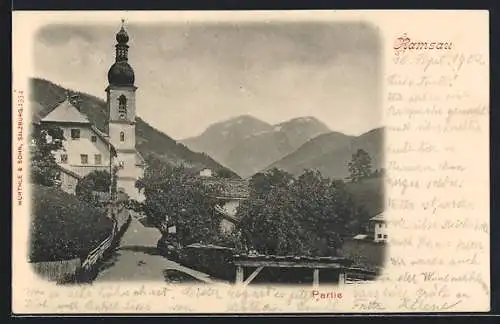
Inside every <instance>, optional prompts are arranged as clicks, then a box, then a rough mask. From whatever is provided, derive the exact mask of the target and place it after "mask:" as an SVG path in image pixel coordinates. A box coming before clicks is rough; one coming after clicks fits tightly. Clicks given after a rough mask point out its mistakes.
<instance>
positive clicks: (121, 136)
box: [120, 132, 125, 142]
mask: <svg viewBox="0 0 500 324" xmlns="http://www.w3.org/2000/svg"><path fill="white" fill-rule="evenodd" d="M124 141H125V133H124V132H120V142H124Z"/></svg>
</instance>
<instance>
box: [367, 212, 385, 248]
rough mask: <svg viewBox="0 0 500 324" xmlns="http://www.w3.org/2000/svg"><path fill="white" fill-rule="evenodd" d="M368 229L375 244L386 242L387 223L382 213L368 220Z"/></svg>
mask: <svg viewBox="0 0 500 324" xmlns="http://www.w3.org/2000/svg"><path fill="white" fill-rule="evenodd" d="M370 224H371V225H370V228H371V229H372V231H373V240H374V241H375V242H387V223H386V221H385V217H384V214H383V213H380V214H378V215H376V216H374V217H372V218H370Z"/></svg>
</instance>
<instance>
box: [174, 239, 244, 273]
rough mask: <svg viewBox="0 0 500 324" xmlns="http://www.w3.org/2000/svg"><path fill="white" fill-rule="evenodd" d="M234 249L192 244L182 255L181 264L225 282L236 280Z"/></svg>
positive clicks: (184, 249) (183, 250)
mask: <svg viewBox="0 0 500 324" xmlns="http://www.w3.org/2000/svg"><path fill="white" fill-rule="evenodd" d="M232 261H233V249H230V248H226V247H221V246H215V245H201V244H192V245H189V246H187V247H184V248H183V249H182V251H181V253H180V262H181V263H183V264H185V265H186V266H188V267H191V268H193V269H196V270H198V271H201V272H205V273H208V274H209V275H212V276H214V277H217V278H220V279H224V280H234V274H235V267H234V266H233V264H232Z"/></svg>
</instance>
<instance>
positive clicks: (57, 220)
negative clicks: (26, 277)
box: [29, 185, 113, 262]
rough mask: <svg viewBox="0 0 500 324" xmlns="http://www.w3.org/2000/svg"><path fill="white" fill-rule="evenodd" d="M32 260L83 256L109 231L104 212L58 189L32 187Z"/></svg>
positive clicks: (110, 222) (107, 220)
mask: <svg viewBox="0 0 500 324" xmlns="http://www.w3.org/2000/svg"><path fill="white" fill-rule="evenodd" d="M32 198H33V200H32V208H31V233H30V234H31V235H30V247H31V248H30V254H29V259H30V261H31V262H43V261H56V260H68V259H72V258H77V257H79V258H82V259H83V258H85V257H86V256H87V255H88V253H89V252H90V251H92V250H93V249H94V248H95V247H97V246H98V245H99V244H100V243H101V242H102V241H103V240H104V239H105V238H106V237H107V236H108V235H109V234H110V233H111V231H112V228H113V222H112V220H111V219H109V218H108V217H106V215H105V213H103V212H102V211H101V210H99V209H96V208H94V207H92V206H90V205H88V204H86V203H85V202H82V201H80V200H79V199H77V198H76V197H75V196H73V195H70V194H67V193H65V192H63V191H61V190H59V189H56V188H50V187H44V186H40V185H34V186H33V187H32Z"/></svg>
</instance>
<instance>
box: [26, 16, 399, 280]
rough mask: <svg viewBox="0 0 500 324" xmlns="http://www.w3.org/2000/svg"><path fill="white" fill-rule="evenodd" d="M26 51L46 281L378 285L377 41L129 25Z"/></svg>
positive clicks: (381, 170) (38, 253)
mask: <svg viewBox="0 0 500 324" xmlns="http://www.w3.org/2000/svg"><path fill="white" fill-rule="evenodd" d="M33 44H34V45H33V49H34V52H33V58H34V61H33V62H34V63H33V64H34V71H33V74H32V75H31V78H30V93H29V98H27V99H28V105H29V110H30V114H31V120H30V123H31V129H30V134H29V136H30V137H29V152H30V153H29V165H30V170H29V172H30V180H29V181H30V186H31V197H30V199H31V206H32V207H31V228H30V243H29V255H28V261H29V262H30V264H31V266H32V269H33V271H35V272H36V273H37V275H38V276H39V277H41V278H43V279H44V280H47V281H51V282H56V283H58V284H64V285H75V284H76V285H87V284H93V283H104V282H144V281H148V282H164V283H165V282H166V283H179V284H182V283H187V284H207V283H225V284H230V285H234V284H236V285H243V286H247V285H259V284H283V285H303V286H305V287H307V286H311V287H313V286H318V285H320V284H338V285H344V284H363V283H365V282H369V281H373V280H376V278H377V276H378V275H379V274H380V271H381V270H382V269H383V267H384V262H385V257H384V255H385V253H384V251H385V249H386V245H387V244H388V240H389V239H390V238H388V234H387V230H386V229H387V224H386V220H385V217H384V180H383V178H384V176H385V167H384V165H385V164H384V163H385V159H384V154H383V151H384V148H383V144H384V132H385V130H384V125H383V123H382V114H383V110H382V89H381V84H382V66H381V62H382V59H381V55H382V54H381V53H382V52H381V40H380V35H379V32H378V30H377V27H376V26H374V25H372V24H369V23H367V22H364V21H362V20H360V21H348V22H344V21H335V20H333V21H330V22H315V21H303V20H301V21H297V22H293V21H290V22H283V21H273V20H265V19H263V20H261V21H249V22H246V21H241V22H237V21H236V22H234V21H233V22H224V21H221V22H217V21H207V22H200V21H196V22H190V21H188V20H186V21H165V22H154V23H153V22H152V23H144V22H135V21H134V20H133V19H128V18H127V15H126V13H124V14H123V15H122V16H120V15H116V19H113V20H110V21H109V22H107V23H106V24H102V23H95V24H93V23H85V22H79V21H75V22H73V23H54V24H47V25H44V26H43V27H41V28H39V30H38V31H37V33H36V35H35V38H34V39H33Z"/></svg>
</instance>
